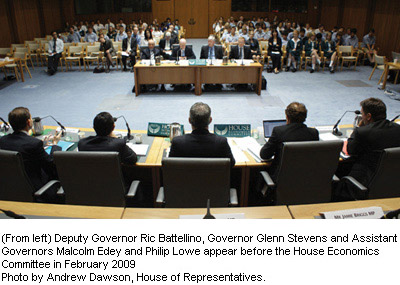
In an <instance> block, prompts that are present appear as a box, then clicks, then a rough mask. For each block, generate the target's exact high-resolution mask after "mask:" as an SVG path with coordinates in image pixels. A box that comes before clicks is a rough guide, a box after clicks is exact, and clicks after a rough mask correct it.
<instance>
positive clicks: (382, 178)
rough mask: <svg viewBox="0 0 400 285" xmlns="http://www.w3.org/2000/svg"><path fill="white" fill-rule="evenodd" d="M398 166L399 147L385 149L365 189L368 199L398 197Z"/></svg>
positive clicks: (399, 163) (399, 164)
mask: <svg viewBox="0 0 400 285" xmlns="http://www.w3.org/2000/svg"><path fill="white" fill-rule="evenodd" d="M399 166H400V147H396V148H388V149H385V150H384V151H383V152H382V155H381V158H380V161H379V164H378V168H377V170H376V172H375V174H374V177H373V178H372V180H371V182H370V183H369V185H368V187H367V188H368V189H369V198H370V199H381V198H394V197H400V188H399V185H400V175H399V169H400V168H399Z"/></svg>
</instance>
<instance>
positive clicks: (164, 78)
mask: <svg viewBox="0 0 400 285" xmlns="http://www.w3.org/2000/svg"><path fill="white" fill-rule="evenodd" d="M135 76H137V77H138V81H139V84H140V85H141V84H195V82H196V68H194V67H190V66H182V67H181V66H166V67H162V66H147V67H145V68H143V67H141V68H136V70H135Z"/></svg>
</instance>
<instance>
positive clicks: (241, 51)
mask: <svg viewBox="0 0 400 285" xmlns="http://www.w3.org/2000/svg"><path fill="white" fill-rule="evenodd" d="M239 58H240V59H242V58H243V48H242V47H241V48H239Z"/></svg>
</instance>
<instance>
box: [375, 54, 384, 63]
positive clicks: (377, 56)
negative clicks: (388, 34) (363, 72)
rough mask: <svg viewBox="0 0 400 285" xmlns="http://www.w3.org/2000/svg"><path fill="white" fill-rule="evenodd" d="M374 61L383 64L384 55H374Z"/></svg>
mask: <svg viewBox="0 0 400 285" xmlns="http://www.w3.org/2000/svg"><path fill="white" fill-rule="evenodd" d="M375 62H376V64H378V65H384V64H385V57H384V56H379V55H375Z"/></svg>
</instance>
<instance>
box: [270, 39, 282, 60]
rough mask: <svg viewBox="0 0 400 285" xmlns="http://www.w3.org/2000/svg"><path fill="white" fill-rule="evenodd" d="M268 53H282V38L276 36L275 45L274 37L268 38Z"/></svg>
mask: <svg viewBox="0 0 400 285" xmlns="http://www.w3.org/2000/svg"><path fill="white" fill-rule="evenodd" d="M268 42H269V43H268V55H269V56H271V52H273V51H275V52H276V51H277V52H279V53H280V54H282V40H281V38H280V37H278V38H277V40H276V45H274V38H272V37H271V38H270V39H269V41H268Z"/></svg>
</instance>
